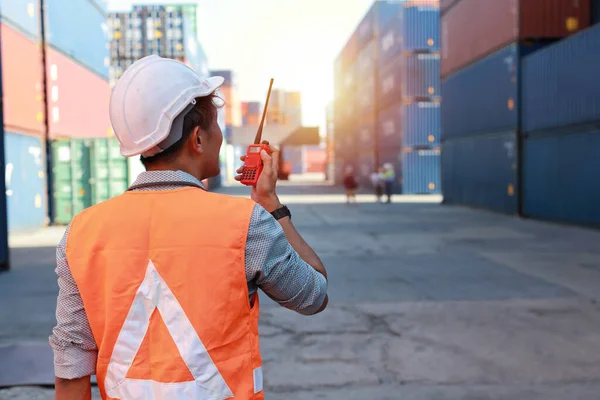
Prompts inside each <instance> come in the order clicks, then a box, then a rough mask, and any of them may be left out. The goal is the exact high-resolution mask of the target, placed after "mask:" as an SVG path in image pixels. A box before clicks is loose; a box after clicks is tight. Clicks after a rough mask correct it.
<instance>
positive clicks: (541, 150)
mask: <svg viewBox="0 0 600 400" xmlns="http://www.w3.org/2000/svg"><path fill="white" fill-rule="evenodd" d="M598 149H600V130H597V129H589V130H578V131H574V132H560V133H557V134H547V133H543V132H541V133H540V134H539V135H538V134H536V135H532V136H529V137H527V138H526V140H525V145H524V149H523V151H524V165H523V207H524V210H523V212H524V214H525V215H526V216H528V217H535V218H541V219H547V220H552V221H559V222H567V223H572V224H578V225H588V226H594V227H600V211H598V205H600V157H599V156H598Z"/></svg>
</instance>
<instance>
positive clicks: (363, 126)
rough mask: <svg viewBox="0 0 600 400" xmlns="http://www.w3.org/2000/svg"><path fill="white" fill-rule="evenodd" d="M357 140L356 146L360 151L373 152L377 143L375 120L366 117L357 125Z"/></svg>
mask: <svg viewBox="0 0 600 400" xmlns="http://www.w3.org/2000/svg"><path fill="white" fill-rule="evenodd" d="M356 135H357V136H356V142H355V143H354V146H356V147H357V148H359V149H360V151H359V152H360V153H366V152H372V151H371V149H373V146H374V145H375V120H374V119H372V118H370V119H367V118H365V119H364V120H362V121H361V122H360V123H359V124H358V126H357V132H356Z"/></svg>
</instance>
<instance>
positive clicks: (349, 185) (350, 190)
mask: <svg viewBox="0 0 600 400" xmlns="http://www.w3.org/2000/svg"><path fill="white" fill-rule="evenodd" d="M357 188H358V182H357V181H356V178H355V177H354V168H353V167H352V166H351V165H348V166H346V168H345V169H344V190H345V191H346V204H351V203H354V204H358V203H357V202H356V189H357Z"/></svg>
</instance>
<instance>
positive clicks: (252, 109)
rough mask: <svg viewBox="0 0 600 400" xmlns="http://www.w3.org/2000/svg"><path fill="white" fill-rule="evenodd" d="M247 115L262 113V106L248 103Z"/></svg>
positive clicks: (252, 102)
mask: <svg viewBox="0 0 600 400" xmlns="http://www.w3.org/2000/svg"><path fill="white" fill-rule="evenodd" d="M246 107H247V110H246V112H247V114H261V113H262V104H260V103H259V102H258V101H249V102H247V103H246Z"/></svg>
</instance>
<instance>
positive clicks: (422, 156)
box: [402, 147, 441, 194]
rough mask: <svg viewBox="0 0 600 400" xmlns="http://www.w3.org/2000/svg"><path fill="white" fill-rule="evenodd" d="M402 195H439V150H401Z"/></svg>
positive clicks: (407, 148) (406, 148) (405, 148)
mask: <svg viewBox="0 0 600 400" xmlns="http://www.w3.org/2000/svg"><path fill="white" fill-rule="evenodd" d="M403 152H404V154H403V156H402V193H404V194H439V193H441V188H440V180H441V176H440V149H439V148H427V149H424V148H410V147H404V148H403Z"/></svg>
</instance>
